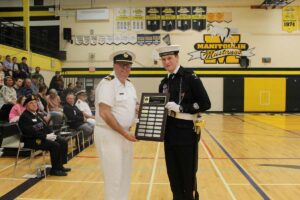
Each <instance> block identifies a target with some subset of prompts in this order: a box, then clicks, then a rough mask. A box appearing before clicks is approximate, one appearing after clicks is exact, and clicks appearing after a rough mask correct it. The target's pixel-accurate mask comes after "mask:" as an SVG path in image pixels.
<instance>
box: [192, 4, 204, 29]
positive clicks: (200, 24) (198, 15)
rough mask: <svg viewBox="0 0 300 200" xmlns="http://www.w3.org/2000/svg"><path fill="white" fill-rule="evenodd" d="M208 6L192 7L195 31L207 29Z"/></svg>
mask: <svg viewBox="0 0 300 200" xmlns="http://www.w3.org/2000/svg"><path fill="white" fill-rule="evenodd" d="M206 10H207V8H206V6H193V7H192V26H193V30H195V31H203V30H205V29H206Z"/></svg>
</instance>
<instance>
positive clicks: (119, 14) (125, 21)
mask: <svg viewBox="0 0 300 200" xmlns="http://www.w3.org/2000/svg"><path fill="white" fill-rule="evenodd" d="M115 14H116V17H115V21H116V27H117V30H118V31H128V30H131V20H130V8H115Z"/></svg>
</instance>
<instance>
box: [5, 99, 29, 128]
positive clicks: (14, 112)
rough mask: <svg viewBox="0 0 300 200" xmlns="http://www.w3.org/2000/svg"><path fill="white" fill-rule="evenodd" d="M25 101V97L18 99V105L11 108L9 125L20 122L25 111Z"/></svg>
mask: <svg viewBox="0 0 300 200" xmlns="http://www.w3.org/2000/svg"><path fill="white" fill-rule="evenodd" d="M25 99H26V98H25V97H24V96H19V97H18V99H17V103H16V104H15V105H14V106H13V107H12V108H11V110H10V112H9V123H13V122H17V121H19V118H20V116H21V114H22V113H23V111H24V110H25V107H23V104H24V101H25Z"/></svg>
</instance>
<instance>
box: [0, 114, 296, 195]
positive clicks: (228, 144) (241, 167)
mask: <svg viewBox="0 0 300 200" xmlns="http://www.w3.org/2000/svg"><path fill="white" fill-rule="evenodd" d="M204 118H205V121H206V128H205V129H204V130H203V131H202V138H201V142H200V144H199V147H200V148H199V172H198V175H197V176H198V188H199V192H200V198H201V199H209V200H214V199H216V200H220V199H222V200H225V199H243V200H244V199H251V200H252V199H282V200H286V199H299V196H300V123H299V122H300V116H299V115H279V114H278V115H267V114H265V115H262V114H244V115H223V114H209V115H204ZM47 159H48V160H49V158H47ZM13 162H14V158H5V157H4V158H3V157H2V158H0V197H1V196H2V195H4V194H6V193H7V192H9V191H10V190H12V189H14V188H16V187H17V186H18V185H20V184H22V183H23V182H25V181H26V180H27V179H25V178H22V176H23V175H24V174H26V173H33V172H34V171H35V166H38V165H39V164H40V163H41V162H42V158H36V159H35V160H34V162H33V163H32V164H31V166H29V165H28V163H29V161H28V160H27V159H23V160H22V162H21V163H20V165H19V166H18V168H17V173H16V176H15V177H14V176H13ZM68 166H69V167H71V168H72V172H70V173H69V175H68V176H67V177H51V176H47V178H46V179H42V180H41V181H39V182H38V183H37V184H35V185H33V186H32V187H30V188H29V189H28V190H26V191H25V192H24V193H22V194H20V195H19V196H18V198H17V199H89V200H90V199H103V177H102V175H101V173H100V162H99V160H98V157H97V154H96V151H95V147H94V146H91V147H89V148H87V149H85V150H84V151H83V152H81V153H80V154H78V155H77V156H76V157H74V158H72V159H71V160H70V161H69V163H68ZM131 183H132V185H131V190H130V197H129V199H130V200H143V199H145V200H150V199H151V200H160V199H161V200H171V199H172V196H171V192H170V187H169V183H168V178H167V175H166V168H165V160H164V152H163V144H162V143H155V142H142V141H140V142H138V143H136V144H135V154H134V163H133V174H132V182H131Z"/></svg>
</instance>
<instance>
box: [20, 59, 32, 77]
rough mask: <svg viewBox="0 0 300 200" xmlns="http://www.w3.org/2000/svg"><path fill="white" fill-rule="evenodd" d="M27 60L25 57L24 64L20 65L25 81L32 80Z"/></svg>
mask: <svg viewBox="0 0 300 200" xmlns="http://www.w3.org/2000/svg"><path fill="white" fill-rule="evenodd" d="M26 62H27V58H26V57H23V58H22V62H21V63H20V64H19V70H20V76H21V78H23V79H26V78H30V73H29V66H28V65H27V63H26Z"/></svg>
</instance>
